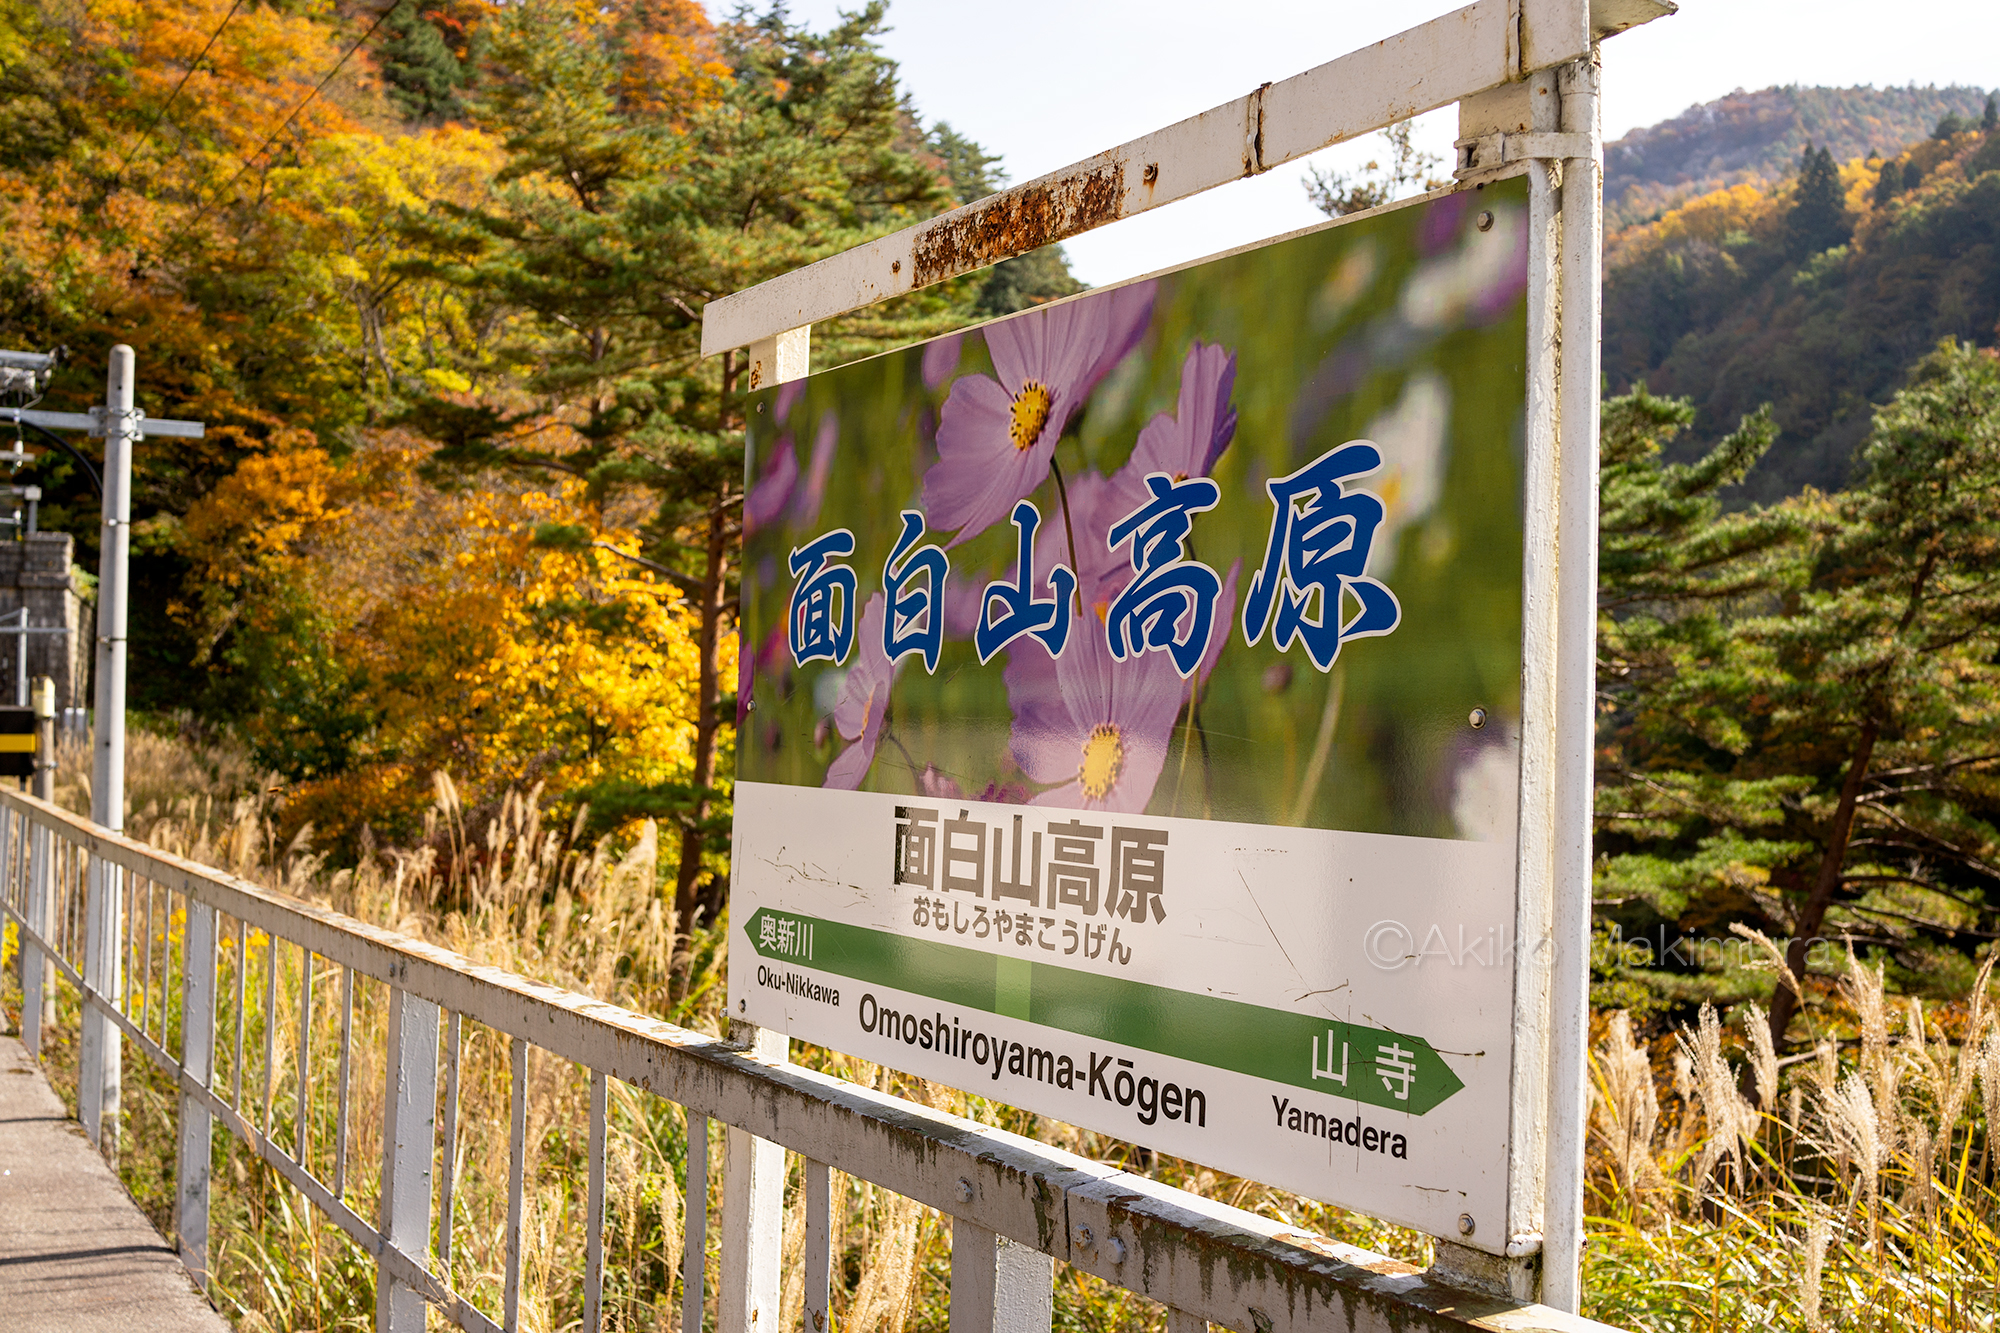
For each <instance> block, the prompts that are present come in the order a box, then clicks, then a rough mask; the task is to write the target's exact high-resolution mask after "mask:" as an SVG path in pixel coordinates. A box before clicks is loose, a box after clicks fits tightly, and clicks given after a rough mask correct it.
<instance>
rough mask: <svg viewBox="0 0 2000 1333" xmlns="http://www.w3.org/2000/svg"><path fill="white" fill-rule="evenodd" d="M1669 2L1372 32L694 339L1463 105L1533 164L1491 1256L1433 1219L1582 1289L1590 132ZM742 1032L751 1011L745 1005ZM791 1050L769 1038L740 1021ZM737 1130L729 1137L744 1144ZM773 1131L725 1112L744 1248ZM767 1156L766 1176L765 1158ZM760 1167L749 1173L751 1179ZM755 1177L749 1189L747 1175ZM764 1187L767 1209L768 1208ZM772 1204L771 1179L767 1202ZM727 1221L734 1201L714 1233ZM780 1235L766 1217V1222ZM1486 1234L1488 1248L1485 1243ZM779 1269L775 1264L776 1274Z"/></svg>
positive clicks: (860, 302)
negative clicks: (1504, 996)
mask: <svg viewBox="0 0 2000 1333" xmlns="http://www.w3.org/2000/svg"><path fill="white" fill-rule="evenodd" d="M1674 8H1675V7H1674V5H1673V4H1671V3H1668V2H1667V0H1478V2H1477V3H1474V4H1471V5H1468V6H1466V7H1464V8H1462V9H1459V10H1456V11H1454V12H1452V13H1450V14H1446V15H1444V16H1442V17H1440V18H1437V19H1434V20H1432V21H1430V22H1428V23H1425V24H1422V25H1419V26H1418V27H1415V28H1412V29H1410V30H1408V31H1407V32H1404V33H1402V34H1399V35H1398V36H1396V37H1392V38H1389V39H1387V40H1386V41H1383V42H1378V43H1376V44H1375V45H1374V46H1371V47H1368V48H1365V49H1363V50H1360V51H1356V52H1354V53H1352V54H1349V55H1347V56H1343V57H1341V58H1339V59H1337V60H1334V61H1330V62H1328V63H1327V64H1325V65H1321V66H1319V67H1318V68H1316V69H1313V70H1309V71H1307V72H1306V73H1303V74H1300V75H1297V76H1295V77H1293V78H1290V79H1287V80H1284V81H1283V82H1280V83H1273V84H1265V85H1263V86H1262V87H1260V88H1258V89H1257V90H1255V91H1254V92H1252V93H1249V94H1247V95H1246V96H1244V97H1242V98H1239V99H1237V100H1236V101H1233V102H1230V103H1226V104H1224V105H1222V106H1219V107H1215V108H1212V109H1211V110H1209V111H1206V112H1204V113H1202V114H1200V115H1198V116H1194V117H1190V118H1189V119H1187V120H1184V121H1181V122H1179V123H1178V124H1176V125H1172V126H1169V127H1167V128H1165V129H1162V130H1159V131H1156V132H1154V133H1152V134H1149V135H1145V136H1142V137H1141V138H1138V139H1135V140H1132V141H1131V142H1129V143H1126V144H1123V145H1121V146H1119V147H1117V148H1113V149H1111V150H1109V151H1107V152H1104V153H1100V154H1098V155H1096V156H1095V157H1092V158H1089V159H1086V160H1084V161H1082V162H1078V163H1075V164H1073V165H1071V166H1069V167H1066V168H1064V169H1062V170H1060V171H1057V172H1053V173H1050V174H1049V175H1046V176H1043V177H1040V178H1038V179H1036V180H1033V181H1030V182H1027V183H1026V184H1023V185H1020V186H1017V187H1015V188H1013V189H1010V190H1007V191H1005V192H1002V193H1000V194H996V195H993V196H990V197H989V198H986V199H982V200H979V201H977V202H975V203H972V204H968V205H965V206H964V207H962V208H958V209H955V210H953V211H951V212H949V213H946V214H943V215H941V216H939V217H937V218H934V219H931V220H930V221H928V222H924V223H921V224H918V225H917V226H914V227H910V228H907V229H905V230H903V231H900V232H897V233H895V234H894V235H891V236H886V237H883V238H881V239H879V240H877V241H873V242H870V243H869V244H867V245H863V246H859V247H856V248H854V249H852V250H849V251H846V252H844V253H841V254H838V255H835V256H832V257H830V258H828V259H824V260H821V261H820V262H818V263H815V264H812V265H808V266H807V267H805V268H802V269H798V270H795V271H793V272H790V273H787V274H784V275H782V276H780V277H778V278H774V279H772V280H770V281H768V282H765V283H762V284H759V285H758V286H756V287H753V288H750V289H748V290H746V291H744V292H740V293H737V294H735V295H733V296H729V297H725V298H721V299H719V300H716V301H713V302H711V303H709V305H708V307H707V308H706V310H705V311H704V315H703V334H702V350H703V352H704V354H715V353H719V352H723V351H726V350H730V349H733V348H736V347H741V346H745V345H748V347H749V366H748V376H747V380H746V382H747V384H748V385H749V386H750V387H752V388H756V387H760V386H764V385H769V384H775V383H782V382H785V381H789V380H794V379H798V378H801V377H803V376H804V375H805V374H806V372H807V369H808V363H809V353H810V328H811V325H812V324H813V323H814V322H817V321H820V320H825V319H830V318H833V317H836V316H839V315H842V314H846V313H848V312H850V311H853V310H857V309H861V308H863V307H865V306H868V305H871V304H873V303H875V302H877V301H881V300H885V299H887V298H889V297H892V296H896V295H900V294H902V293H904V292H908V291H912V290H915V289H917V288H920V287H923V286H927V285H930V284H932V283H936V282H940V281H944V280H946V279H948V278H951V277H955V276H958V275H959V274H963V273H968V272H972V271H975V270H977V269H979V268H983V267H985V266H987V265H990V264H992V263H996V262H998V261H999V260H1001V259H1005V258H1008V257H1010V256H1012V255H1016V254H1020V253H1024V252H1026V251H1028V250H1032V249H1035V248H1038V247H1040V246H1043V245H1047V244H1050V243H1053V242H1056V241H1060V240H1062V239H1065V238H1066V237H1069V236H1073V235H1077V234H1079V233H1081V232H1084V231H1087V230H1090V229H1092V228H1095V227H1098V226H1102V225H1104V224H1106V223H1109V222H1113V221H1117V220H1119V219H1121V218H1125V217H1130V216H1133V215H1135V214H1137V213H1140V212H1145V211H1148V210H1150V209H1152V208H1156V207H1158V206H1160V205H1162V204H1166V203H1170V202H1172V201H1174V200H1176V199H1181V198H1185V197H1187V196H1189V195H1192V194H1196V193H1199V192H1201V191H1203V190H1207V189H1211V188H1214V187H1215V186H1217V185H1222V184H1225V183H1227V182H1228V181H1231V180H1237V179H1241V178H1243V177H1246V176H1253V175H1258V174H1261V173H1262V172H1264V171H1267V170H1269V169H1271V168H1272V167H1275V166H1279V165H1281V164H1283V163H1285V162H1288V161H1292V160H1294V159H1296V158H1299V157H1302V156H1304V155H1306V154H1308V153H1311V152H1314V151H1317V150H1318V149H1320V148H1323V147H1326V146H1328V145H1331V144H1334V143H1339V142H1342V141H1344V140H1348V139H1352V138H1356V137H1358V136H1360V135H1362V134H1366V133H1369V132H1372V131H1374V130H1377V129H1381V128H1383V127H1386V126H1389V125H1393V124H1396V123H1398V122H1400V121H1403V120H1406V119H1408V118H1410V117H1411V116H1414V115H1417V114H1420V113H1422V112H1425V111H1429V110H1433V109H1436V108H1439V107H1442V106H1447V105H1450V104H1452V103H1454V102H1456V103H1457V104H1458V106H1459V129H1460V135H1459V141H1458V163H1457V170H1456V172H1455V175H1456V176H1457V177H1458V178H1459V180H1460V181H1463V182H1472V181H1478V180H1485V179H1491V178H1493V177H1495V176H1498V175H1501V174H1509V175H1511V174H1515V173H1518V172H1525V173H1526V174H1527V176H1528V179H1529V186H1530V202H1529V227H1530V233H1529V246H1530V255H1529V272H1530V273H1531V274H1552V275H1555V278H1556V281H1554V282H1540V283H1537V284H1536V285H1535V286H1534V287H1532V288H1531V290H1530V293H1529V314H1528V318H1529V331H1528V336H1529V386H1528V431H1527V448H1528V460H1527V483H1526V488H1525V496H1526V499H1525V503H1526V514H1525V529H1526V532H1525V535H1526V555H1525V565H1526V567H1525V570H1524V587H1523V643H1522V650H1523V666H1522V672H1523V679H1522V736H1521V789H1520V798H1521V802H1520V844H1519V863H1518V871H1517V886H1516V891H1517V897H1516V928H1515V936H1514V938H1515V940H1516V941H1517V948H1516V952H1515V960H1516V961H1515V968H1516V972H1515V998H1514V1063H1513V1068H1514V1075H1513V1078H1514V1082H1513V1092H1512V1097H1511V1108H1510V1125H1509V1142H1510V1163H1509V1187H1508V1188H1509V1198H1508V1226H1507V1233H1506V1241H1505V1244H1504V1247H1499V1248H1504V1256H1505V1257H1504V1258H1502V1257H1499V1256H1489V1255H1487V1254H1482V1253H1478V1252H1475V1251H1473V1250H1471V1249H1468V1248H1467V1247H1465V1246H1463V1245H1461V1244H1459V1243H1458V1242H1457V1241H1456V1240H1455V1239H1454V1238H1450V1237H1440V1244H1439V1247H1438V1252H1439V1264H1440V1266H1441V1267H1444V1268H1448V1269H1453V1270H1458V1271H1461V1272H1462V1273H1463V1274H1464V1275H1465V1276H1467V1277H1470V1278H1476V1279H1478V1280H1481V1281H1483V1282H1484V1283H1485V1284H1486V1285H1489V1286H1494V1287H1498V1288H1502V1289H1505V1290H1507V1291H1509V1292H1510V1294H1512V1295H1514V1296H1516V1297H1518V1298H1523V1299H1531V1298H1535V1297H1537V1296H1539V1298H1540V1299H1541V1300H1543V1301H1545V1302H1546V1303H1548V1304H1550V1305H1553V1306H1555V1307H1557V1308H1559V1309H1565V1310H1571V1311H1574V1310H1575V1309H1576V1308H1577V1306H1578V1303H1579V1297H1580V1289H1579V1288H1580V1280H1579V1272H1578V1260H1579V1256H1580V1252H1581V1242H1582V1218H1583V1190H1582V1183H1583V1182H1582V1167H1583V1150H1584V1134H1585V1129H1586V1116H1587V1108H1588V1103H1587V1084H1586V1077H1587V1066H1586V1059H1587V1057H1586V1050H1585V1048H1586V1041H1587V1023H1588V1017H1587V1015H1588V987H1589V951H1588V946H1589V932H1590V818H1591V748H1592V734H1593V726H1594V705H1593V700H1594V693H1595V648H1596V643H1595V639H1596V575H1597V568H1596V526H1597V415H1598V380H1599V374H1598V365H1599V328H1600V324H1599V295H1600V293H1599V284H1600V276H1599V265H1600V262H1601V260H1600V255H1601V249H1602V240H1601V193H1602V186H1601V174H1602V134H1601V129H1600V126H1599V124H1598V81H1599V69H1598V64H1597V58H1596V42H1597V40H1598V39H1599V38H1601V37H1603V36H1607V35H1610V34H1612V33H1616V32H1619V31H1623V30H1624V29H1626V28H1628V27H1632V26H1635V25H1637V24H1639V23H1644V22H1647V21H1649V20H1651V19H1654V18H1658V17H1661V16H1663V15H1666V14H1671V13H1672V12H1674ZM745 1026H746V1028H747V1025H745ZM739 1036H741V1037H742V1038H743V1039H745V1040H748V1041H750V1042H751V1043H752V1044H753V1045H754V1046H755V1047H756V1048H757V1049H758V1050H759V1051H760V1053H766V1054H770V1055H778V1056H781V1055H782V1052H783V1049H784V1042H783V1039H782V1037H781V1035H780V1034H777V1033H769V1032H759V1031H757V1030H755V1029H748V1030H746V1031H743V1032H741V1033H740V1034H739ZM739 1139H740V1140H741V1142H739V1141H738V1140H739ZM777 1151H778V1150H777V1149H776V1148H775V1145H771V1144H766V1143H762V1142H761V1141H758V1140H755V1139H753V1138H752V1137H751V1136H749V1135H747V1134H745V1133H743V1132H742V1131H731V1136H730V1144H729V1157H730V1160H731V1162H732V1163H735V1162H737V1161H739V1160H740V1161H742V1162H743V1163H744V1164H745V1165H746V1166H747V1165H749V1164H750V1162H751V1160H752V1159H755V1158H759V1157H763V1156H772V1157H773V1163H772V1170H771V1171H770V1172H765V1173H759V1172H755V1171H751V1170H743V1171H732V1172H731V1178H732V1179H733V1180H741V1181H742V1182H743V1183H742V1184H741V1185H740V1186H739V1187H738V1189H740V1190H741V1191H744V1192H745V1193H743V1196H742V1197H741V1198H740V1199H738V1200H737V1206H736V1208H735V1209H734V1210H731V1211H733V1215H734V1216H735V1217H736V1219H737V1221H736V1223H735V1224H734V1226H735V1227H737V1228H738V1229H742V1230H744V1232H745V1234H744V1235H743V1236H741V1237H739V1238H738V1240H739V1244H740V1246H741V1247H743V1248H745V1249H746V1250H748V1251H749V1252H751V1253H755V1252H758V1251H760V1250H761V1249H764V1248H770V1246H759V1245H758V1244H757V1240H756V1233H759V1232H761V1231H762V1230H764V1229H767V1228H768V1225H769V1224H768V1223H765V1224H763V1225H762V1226H760V1224H759V1223H758V1221H757V1220H756V1219H758V1218H760V1217H769V1218H775V1217H776V1216H777V1215H778V1213H777V1210H776V1208H774V1207H772V1206H771V1204H770V1201H769V1200H762V1194H766V1193H768V1194H773V1195H776V1191H777V1190H778V1189H779V1188H781V1177H782V1160H781V1159H779V1158H776V1157H775V1156H774V1155H775V1154H776V1153H777ZM766 1174H769V1175H772V1176H773V1177H774V1178H773V1179H772V1180H770V1181H762V1176H763V1175H766ZM760 1181H761V1182H762V1183H761V1186H760V1183H759V1182H760ZM760 1191H761V1192H760ZM760 1201H761V1202H762V1204H763V1206H760ZM779 1201H780V1202H781V1196H780V1198H779ZM731 1227H732V1223H730V1222H729V1221H727V1220H726V1221H725V1231H729V1230H730V1229H731ZM771 1240H772V1243H773V1244H775V1237H772V1238H771ZM1484 1248H1487V1247H1485V1246H1482V1249H1484ZM775 1276H776V1274H775V1266H773V1267H772V1278H773V1280H775Z"/></svg>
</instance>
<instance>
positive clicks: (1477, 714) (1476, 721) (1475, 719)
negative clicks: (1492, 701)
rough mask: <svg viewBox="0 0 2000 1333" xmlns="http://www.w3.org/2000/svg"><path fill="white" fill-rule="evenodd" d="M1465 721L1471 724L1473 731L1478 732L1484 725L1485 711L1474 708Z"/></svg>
mask: <svg viewBox="0 0 2000 1333" xmlns="http://www.w3.org/2000/svg"><path fill="white" fill-rule="evenodd" d="M1465 720H1466V721H1467V722H1470V723H1471V724H1472V729H1473V730H1474V731H1478V730H1479V729H1480V728H1481V727H1483V726H1485V725H1486V710H1485V709H1484V708H1475V709H1473V710H1472V712H1471V714H1470V715H1469V716H1468V717H1467V718H1466V719H1465Z"/></svg>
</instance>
